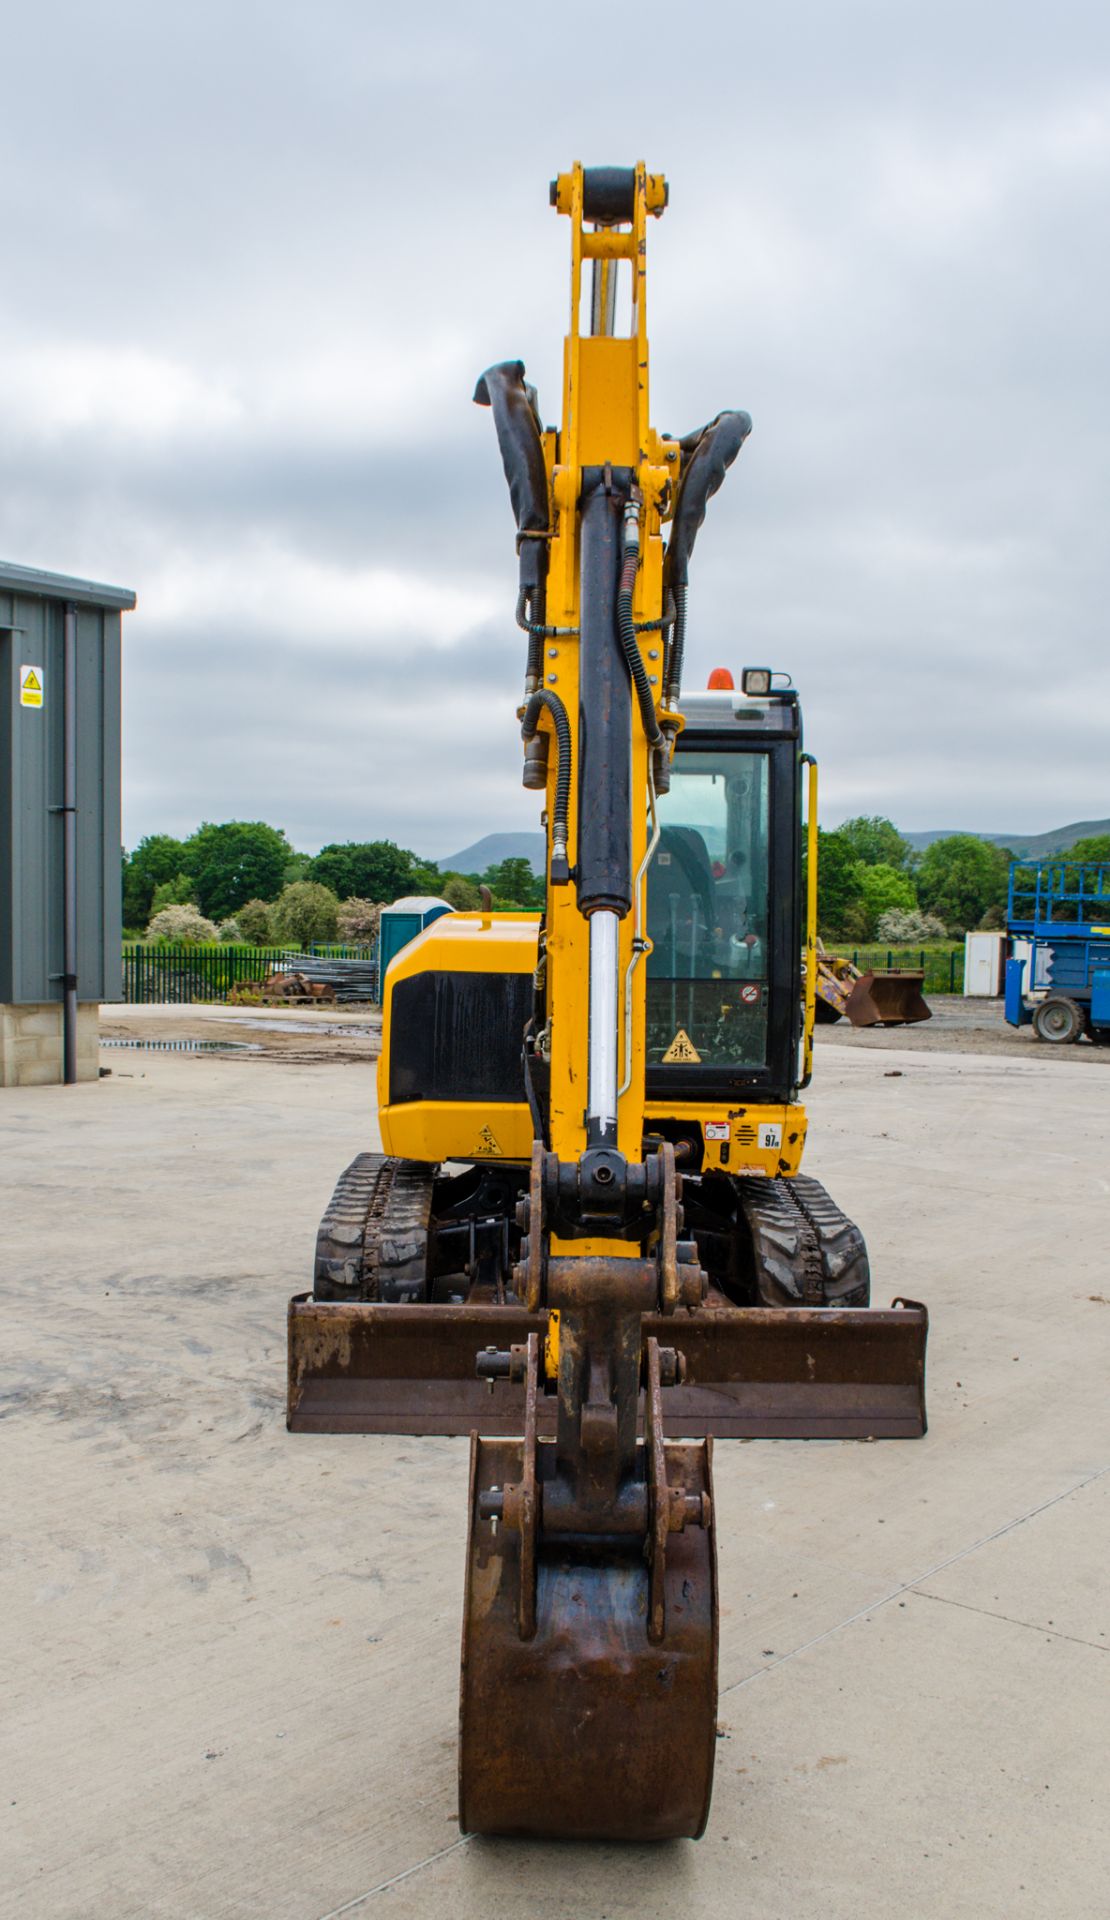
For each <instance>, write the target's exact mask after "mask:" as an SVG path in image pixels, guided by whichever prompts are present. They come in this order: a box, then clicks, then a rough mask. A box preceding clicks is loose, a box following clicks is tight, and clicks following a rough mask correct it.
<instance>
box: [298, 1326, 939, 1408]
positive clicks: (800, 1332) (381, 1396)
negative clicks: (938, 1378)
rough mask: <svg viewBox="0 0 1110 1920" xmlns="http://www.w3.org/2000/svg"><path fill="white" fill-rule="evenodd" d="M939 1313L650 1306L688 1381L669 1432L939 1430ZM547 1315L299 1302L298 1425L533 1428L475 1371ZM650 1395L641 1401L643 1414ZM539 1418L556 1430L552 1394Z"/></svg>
mask: <svg viewBox="0 0 1110 1920" xmlns="http://www.w3.org/2000/svg"><path fill="white" fill-rule="evenodd" d="M928 1326H929V1317H928V1314H927V1312H926V1310H925V1308H924V1307H923V1306H921V1305H919V1304H918V1303H917V1302H916V1301H911V1300H900V1301H897V1302H896V1303H895V1305H894V1306H893V1307H891V1308H889V1309H880V1308H875V1307H854V1308H838V1307H812V1308H811V1307H782V1308H779V1307H734V1306H732V1305H731V1304H729V1302H727V1301H726V1300H725V1298H724V1296H723V1295H721V1294H719V1293H717V1292H716V1291H715V1290H714V1291H712V1292H711V1293H710V1296H709V1300H708V1302H707V1304H706V1305H705V1306H703V1307H700V1308H697V1309H695V1310H693V1311H688V1310H684V1311H682V1312H680V1313H678V1314H675V1315H674V1316H672V1317H670V1318H664V1317H663V1316H661V1315H654V1314H645V1315H644V1321H643V1329H644V1337H645V1339H646V1338H647V1337H648V1336H649V1335H655V1336H656V1337H658V1338H659V1339H660V1340H665V1341H666V1342H667V1344H668V1345H670V1346H672V1347H674V1348H676V1349H677V1351H678V1352H679V1353H680V1354H681V1355H682V1356H683V1359H684V1361H685V1379H684V1381H683V1384H682V1385H680V1386H675V1387H671V1388H669V1389H668V1393H667V1427H668V1431H669V1432H670V1433H672V1434H674V1435H676V1436H678V1437H687V1436H690V1437H698V1438H700V1437H701V1436H703V1435H709V1436H712V1437H715V1438H718V1439H728V1440H759V1439H787V1440H868V1439H905V1440H911V1439H916V1438H918V1437H919V1436H920V1435H921V1434H923V1433H924V1432H925V1349H926V1342H927V1339H928ZM546 1327H547V1319H546V1316H545V1315H543V1314H529V1313H527V1312H526V1311H525V1309H524V1308H523V1307H521V1306H497V1305H495V1304H492V1303H489V1304H486V1303H470V1302H468V1303H467V1304H466V1305H462V1306H443V1305H439V1304H437V1303H434V1302H421V1303H419V1304H414V1305H396V1304H392V1303H382V1302H377V1301H352V1302H347V1301H330V1300H315V1299H313V1298H312V1296H311V1295H310V1294H300V1295H298V1296H297V1297H296V1298H295V1299H294V1300H292V1301H291V1302H290V1305H289V1351H288V1359H289V1367H288V1399H287V1423H288V1426H289V1429H290V1431H291V1432H293V1433H454V1434H463V1433H470V1432H472V1431H475V1430H476V1431H477V1432H479V1433H481V1434H483V1435H487V1436H490V1437H498V1436H505V1437H508V1436H511V1435H514V1434H519V1433H520V1432H521V1426H522V1420H523V1415H524V1399H523V1394H522V1390H521V1388H520V1385H519V1384H518V1383H516V1382H513V1381H511V1380H508V1379H489V1380H481V1379H478V1378H476V1377H475V1354H476V1353H479V1352H481V1351H484V1350H485V1351H497V1350H504V1349H507V1348H511V1347H513V1346H515V1345H518V1344H520V1343H522V1342H524V1341H526V1340H527V1338H528V1335H529V1334H530V1333H536V1334H538V1335H539V1336H540V1337H541V1338H542V1337H543V1335H544V1333H545V1331H546ZM642 1420H643V1401H642V1398H641V1424H642ZM537 1423H538V1431H539V1433H540V1436H541V1437H547V1436H549V1435H550V1434H552V1433H553V1432H554V1430H555V1402H554V1399H553V1397H551V1396H547V1395H544V1394H542V1393H541V1395H540V1397H539V1402H538V1408H537Z"/></svg>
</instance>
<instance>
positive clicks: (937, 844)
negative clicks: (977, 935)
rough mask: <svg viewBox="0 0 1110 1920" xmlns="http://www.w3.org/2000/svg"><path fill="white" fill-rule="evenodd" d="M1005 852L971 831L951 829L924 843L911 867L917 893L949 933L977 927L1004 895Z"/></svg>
mask: <svg viewBox="0 0 1110 1920" xmlns="http://www.w3.org/2000/svg"><path fill="white" fill-rule="evenodd" d="M1009 864H1010V856H1009V854H1008V853H1007V851H1006V849H1005V848H1004V847H996V846H993V845H992V844H991V842H990V841H989V840H980V839H979V837H978V835H977V834H974V833H951V834H947V835H946V836H945V838H944V839H943V840H934V841H933V844H932V846H930V847H926V849H925V851H924V853H923V854H922V856H921V865H920V867H919V868H918V870H917V897H918V899H919V901H920V902H921V905H922V906H923V907H924V909H925V911H926V913H935V914H936V915H937V917H938V919H940V920H943V921H944V924H945V926H946V927H947V928H948V930H949V932H950V933H956V934H961V933H966V932H967V929H968V928H969V927H977V926H978V925H979V922H980V921H981V920H982V918H983V916H984V914H985V913H987V912H988V911H989V909H990V908H991V907H1001V906H1003V905H1004V904H1005V900H1006V882H1007V876H1008V873H1009Z"/></svg>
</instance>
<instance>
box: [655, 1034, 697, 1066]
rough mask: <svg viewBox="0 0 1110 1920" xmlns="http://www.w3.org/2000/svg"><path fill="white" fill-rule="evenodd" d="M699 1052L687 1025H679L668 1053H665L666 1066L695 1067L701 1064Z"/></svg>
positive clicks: (664, 1061)
mask: <svg viewBox="0 0 1110 1920" xmlns="http://www.w3.org/2000/svg"><path fill="white" fill-rule="evenodd" d="M700 1062H701V1054H700V1053H699V1052H698V1050H697V1048H696V1047H695V1045H694V1043H693V1041H692V1040H691V1038H690V1036H689V1034H688V1033H687V1031H686V1029H685V1027H679V1029H678V1032H677V1033H676V1034H675V1037H674V1039H673V1040H672V1041H671V1044H670V1046H669V1047H668V1048H667V1051H666V1053H665V1054H664V1055H663V1065H664V1066H665V1067H693V1066H697V1065H700Z"/></svg>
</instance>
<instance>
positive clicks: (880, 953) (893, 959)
mask: <svg viewBox="0 0 1110 1920" xmlns="http://www.w3.org/2000/svg"><path fill="white" fill-rule="evenodd" d="M830 951H837V952H843V948H830ZM848 958H849V959H850V960H851V962H852V965H853V966H854V967H858V968H859V969H860V971H861V973H866V972H867V970H868V968H871V969H873V970H874V971H875V972H876V973H878V972H880V971H881V969H883V968H884V967H885V968H886V969H887V970H888V971H889V970H890V968H892V967H919V968H920V969H921V971H922V972H923V973H924V975H925V982H924V991H925V992H926V993H962V992H963V990H964V950H963V947H962V946H959V947H951V948H941V949H939V950H938V949H937V948H934V947H917V948H913V949H911V948H909V947H853V949H852V951H851V953H850V954H849V955H848Z"/></svg>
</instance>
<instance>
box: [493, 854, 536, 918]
mask: <svg viewBox="0 0 1110 1920" xmlns="http://www.w3.org/2000/svg"><path fill="white" fill-rule="evenodd" d="M479 884H480V885H484V886H487V887H488V888H489V890H490V892H491V893H492V895H493V897H494V899H495V900H496V902H497V904H498V905H499V906H501V907H503V908H512V907H519V908H522V909H524V910H525V911H526V912H530V913H531V912H537V911H538V910H539V908H541V907H542V906H543V881H542V880H539V879H537V877H536V875H535V874H534V873H533V872H532V864H531V861H529V860H525V859H523V858H522V857H520V856H518V857H517V858H515V859H510V860H501V861H499V862H498V864H497V865H496V866H493V867H487V868H486V870H485V872H484V873H483V874H482V876H481V881H480V882H479Z"/></svg>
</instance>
